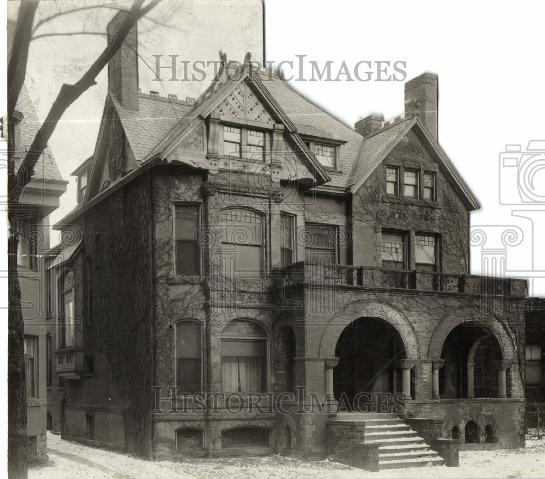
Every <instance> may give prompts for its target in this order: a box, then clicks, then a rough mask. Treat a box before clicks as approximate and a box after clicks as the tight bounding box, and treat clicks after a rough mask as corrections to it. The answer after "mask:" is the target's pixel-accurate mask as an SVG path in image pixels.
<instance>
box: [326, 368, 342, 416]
mask: <svg viewBox="0 0 545 479" xmlns="http://www.w3.org/2000/svg"><path fill="white" fill-rule="evenodd" d="M337 364H339V358H327V359H326V360H325V398H326V403H327V405H328V411H329V412H330V413H333V412H336V411H337V401H335V393H334V390H333V389H334V388H333V370H334V369H335V367H336V366H337Z"/></svg>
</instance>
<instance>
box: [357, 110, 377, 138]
mask: <svg viewBox="0 0 545 479" xmlns="http://www.w3.org/2000/svg"><path fill="white" fill-rule="evenodd" d="M383 124H384V115H383V114H382V113H371V114H370V115H368V116H366V117H365V118H362V119H361V120H358V121H357V122H356V124H355V125H354V130H356V131H357V132H358V133H359V134H360V135H361V136H363V137H365V138H366V137H368V136H371V135H372V134H373V133H375V132H376V131H378V130H380V129H381V128H382V126H383Z"/></svg>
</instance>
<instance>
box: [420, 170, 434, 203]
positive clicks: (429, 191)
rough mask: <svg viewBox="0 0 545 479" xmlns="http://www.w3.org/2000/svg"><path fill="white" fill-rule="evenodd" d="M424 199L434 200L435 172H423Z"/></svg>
mask: <svg viewBox="0 0 545 479" xmlns="http://www.w3.org/2000/svg"><path fill="white" fill-rule="evenodd" d="M423 183H424V185H423V186H424V191H423V194H424V199H425V200H431V201H435V173H424V180H423Z"/></svg>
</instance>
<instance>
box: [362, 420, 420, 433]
mask: <svg viewBox="0 0 545 479" xmlns="http://www.w3.org/2000/svg"><path fill="white" fill-rule="evenodd" d="M365 430H366V431H369V432H378V431H411V430H412V429H411V426H409V425H408V424H405V423H404V422H403V421H401V422H399V423H395V424H374V423H368V422H365Z"/></svg>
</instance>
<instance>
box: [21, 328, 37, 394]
mask: <svg viewBox="0 0 545 479" xmlns="http://www.w3.org/2000/svg"><path fill="white" fill-rule="evenodd" d="M24 355H25V379H26V397H27V398H37V397H38V337H37V336H25V343H24Z"/></svg>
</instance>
